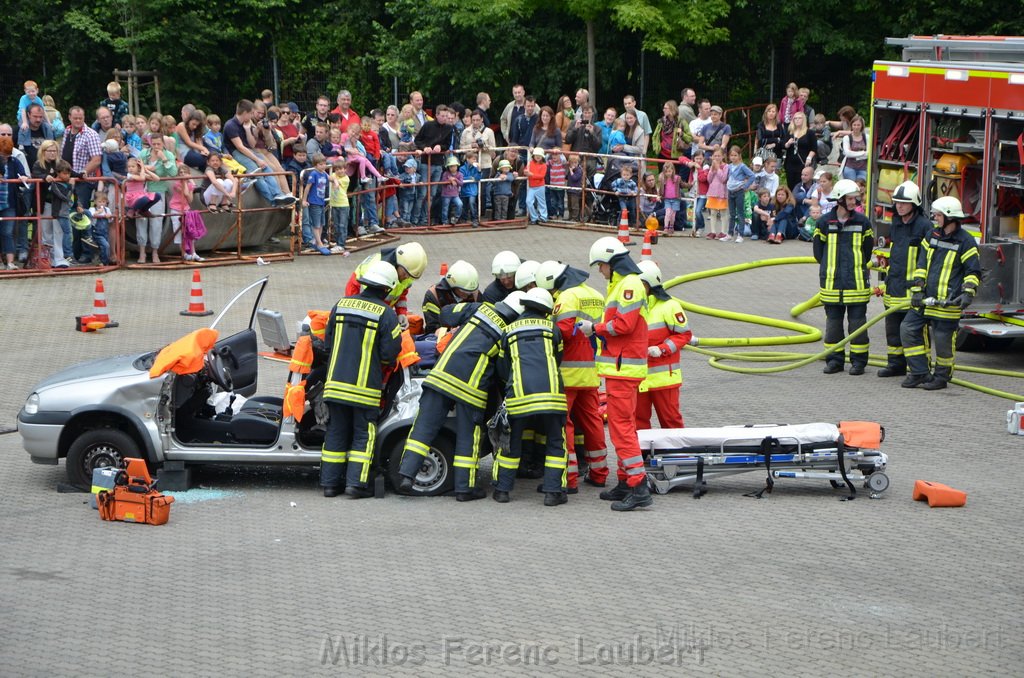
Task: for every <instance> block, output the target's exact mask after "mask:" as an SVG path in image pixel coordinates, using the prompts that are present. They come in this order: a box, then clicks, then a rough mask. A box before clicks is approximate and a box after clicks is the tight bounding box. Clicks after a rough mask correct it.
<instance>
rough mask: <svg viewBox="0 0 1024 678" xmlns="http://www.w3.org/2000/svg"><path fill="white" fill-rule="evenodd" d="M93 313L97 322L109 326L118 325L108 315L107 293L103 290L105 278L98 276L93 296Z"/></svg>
mask: <svg viewBox="0 0 1024 678" xmlns="http://www.w3.org/2000/svg"><path fill="white" fill-rule="evenodd" d="M92 315H93V316H94V317H95V322H100V323H104V324H105V325H106V326H107V327H117V323H116V322H114V321H112V320H111V319H110V316H109V315H107V295H106V292H105V291H104V290H103V278H96V293H95V294H94V295H93V298H92Z"/></svg>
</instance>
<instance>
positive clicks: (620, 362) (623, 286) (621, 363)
mask: <svg viewBox="0 0 1024 678" xmlns="http://www.w3.org/2000/svg"><path fill="white" fill-rule="evenodd" d="M646 300H647V290H646V288H645V287H644V282H643V281H642V280H641V279H640V276H638V275H636V274H635V273H630V274H628V275H621V274H619V273H612V278H611V280H610V281H609V282H608V298H607V301H606V302H605V308H604V320H603V322H601V323H598V324H597V325H594V334H596V335H597V336H598V337H599V338H600V339H601V340H602V342H601V347H600V349H599V350H598V353H597V373H598V374H600V375H601V376H602V377H605V378H607V379H631V380H635V381H640V380H642V379H643V378H644V377H645V376H646V375H647V321H646V320H644V317H643V313H642V311H643V308H644V305H645V304H646V303H647V301H646Z"/></svg>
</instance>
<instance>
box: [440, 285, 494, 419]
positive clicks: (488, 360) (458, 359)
mask: <svg viewBox="0 0 1024 678" xmlns="http://www.w3.org/2000/svg"><path fill="white" fill-rule="evenodd" d="M444 321H447V322H451V323H453V324H454V325H459V329H458V331H456V332H455V337H454V338H453V339H452V341H451V343H450V344H448V347H447V348H446V349H445V351H444V353H442V354H441V357H440V358H438V360H437V363H436V364H435V365H434V367H433V369H431V370H430V373H429V374H428V375H427V378H426V379H424V380H423V385H424V386H425V387H427V388H432V389H434V390H435V391H438V392H439V393H443V394H445V395H446V396H448V397H449V398H453V399H455V400H458V401H460V402H464V403H466V404H467V405H470V406H472V407H476V408H478V409H481V410H482V409H484V408H485V407H486V406H487V389H488V388H489V387H490V385H491V379H492V377H493V376H494V358H495V357H497V355H498V342H500V341H501V338H502V336H504V334H505V329H506V328H507V327H508V322H507V321H506V320H505V319H504V318H503V317H502V316H501V314H500V313H498V312H497V311H496V310H495V309H494V307H493V306H491V305H490V304H482V303H464V304H456V305H455V306H453V307H451V308H450V309H449V310H446V311H445V312H444Z"/></svg>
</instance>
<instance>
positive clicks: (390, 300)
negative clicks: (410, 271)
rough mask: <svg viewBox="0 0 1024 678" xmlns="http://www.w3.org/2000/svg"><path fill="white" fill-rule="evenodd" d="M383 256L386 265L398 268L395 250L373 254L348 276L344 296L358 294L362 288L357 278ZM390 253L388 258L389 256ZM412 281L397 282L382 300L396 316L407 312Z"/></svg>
mask: <svg viewBox="0 0 1024 678" xmlns="http://www.w3.org/2000/svg"><path fill="white" fill-rule="evenodd" d="M382 252H383V254H384V260H385V261H387V262H388V263H390V264H392V265H393V266H395V268H397V267H398V263H397V261H398V258H397V257H396V256H395V254H394V252H395V248H393V247H390V248H386V249H384V250H381V252H375V253H373V254H371V255H370V256H368V257H366V258H365V259H363V261H362V263H360V264H359V265H358V266H356V270H355V271H354V272H353V273H352V275H351V276H349V279H348V283H347V284H346V285H345V296H346V297H351V296H353V295H355V294H359V292H360V290H362V288H363V286H362V285H360V284H359V279H358V278H359V276H361V275H362V274H363V273H365V272H366V269H367V268H368V267H369V266H370V264H372V263H374V262H377V261H380V259H381V253H382ZM389 253H390V256H389ZM412 283H413V279H412V278H411V277H409V278H406V279H405V280H399V281H398V284H397V285H395V287H394V289H392V290H391V291H390V292H388V295H387V296H386V297H385V298H384V301H385V302H386V303H387V305H388V306H390V307H391V308H393V309H395V313H397V314H398V315H405V314H406V313H408V311H409V307H408V303H407V302H406V299H407V298H408V296H409V288H410V287H412Z"/></svg>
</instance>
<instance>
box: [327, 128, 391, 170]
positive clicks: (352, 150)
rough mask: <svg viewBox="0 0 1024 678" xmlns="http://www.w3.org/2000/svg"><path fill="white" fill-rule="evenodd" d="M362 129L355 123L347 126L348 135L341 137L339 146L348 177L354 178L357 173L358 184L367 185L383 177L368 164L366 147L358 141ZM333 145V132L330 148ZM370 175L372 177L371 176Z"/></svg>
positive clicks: (371, 164) (370, 163) (332, 133)
mask: <svg viewBox="0 0 1024 678" xmlns="http://www.w3.org/2000/svg"><path fill="white" fill-rule="evenodd" d="M361 135H362V127H361V126H360V125H358V124H356V123H352V124H351V125H349V128H348V133H347V134H342V135H341V145H342V148H343V150H344V153H345V162H346V163H347V164H348V175H349V176H350V177H354V176H355V174H356V173H357V172H358V174H359V183H362V184H368V183H370V182H371V181H373V179H374V178H377V179H383V178H384V175H382V174H381V173H380V172H378V171H377V168H376V167H374V166H373V163H372V162H370V160H369V158H368V156H367V153H366V147H365V146H363V144H362V142H361V141H360V136H361ZM333 145H334V132H333V131H332V132H331V146H332V147H333ZM371 175H372V176H371Z"/></svg>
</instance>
